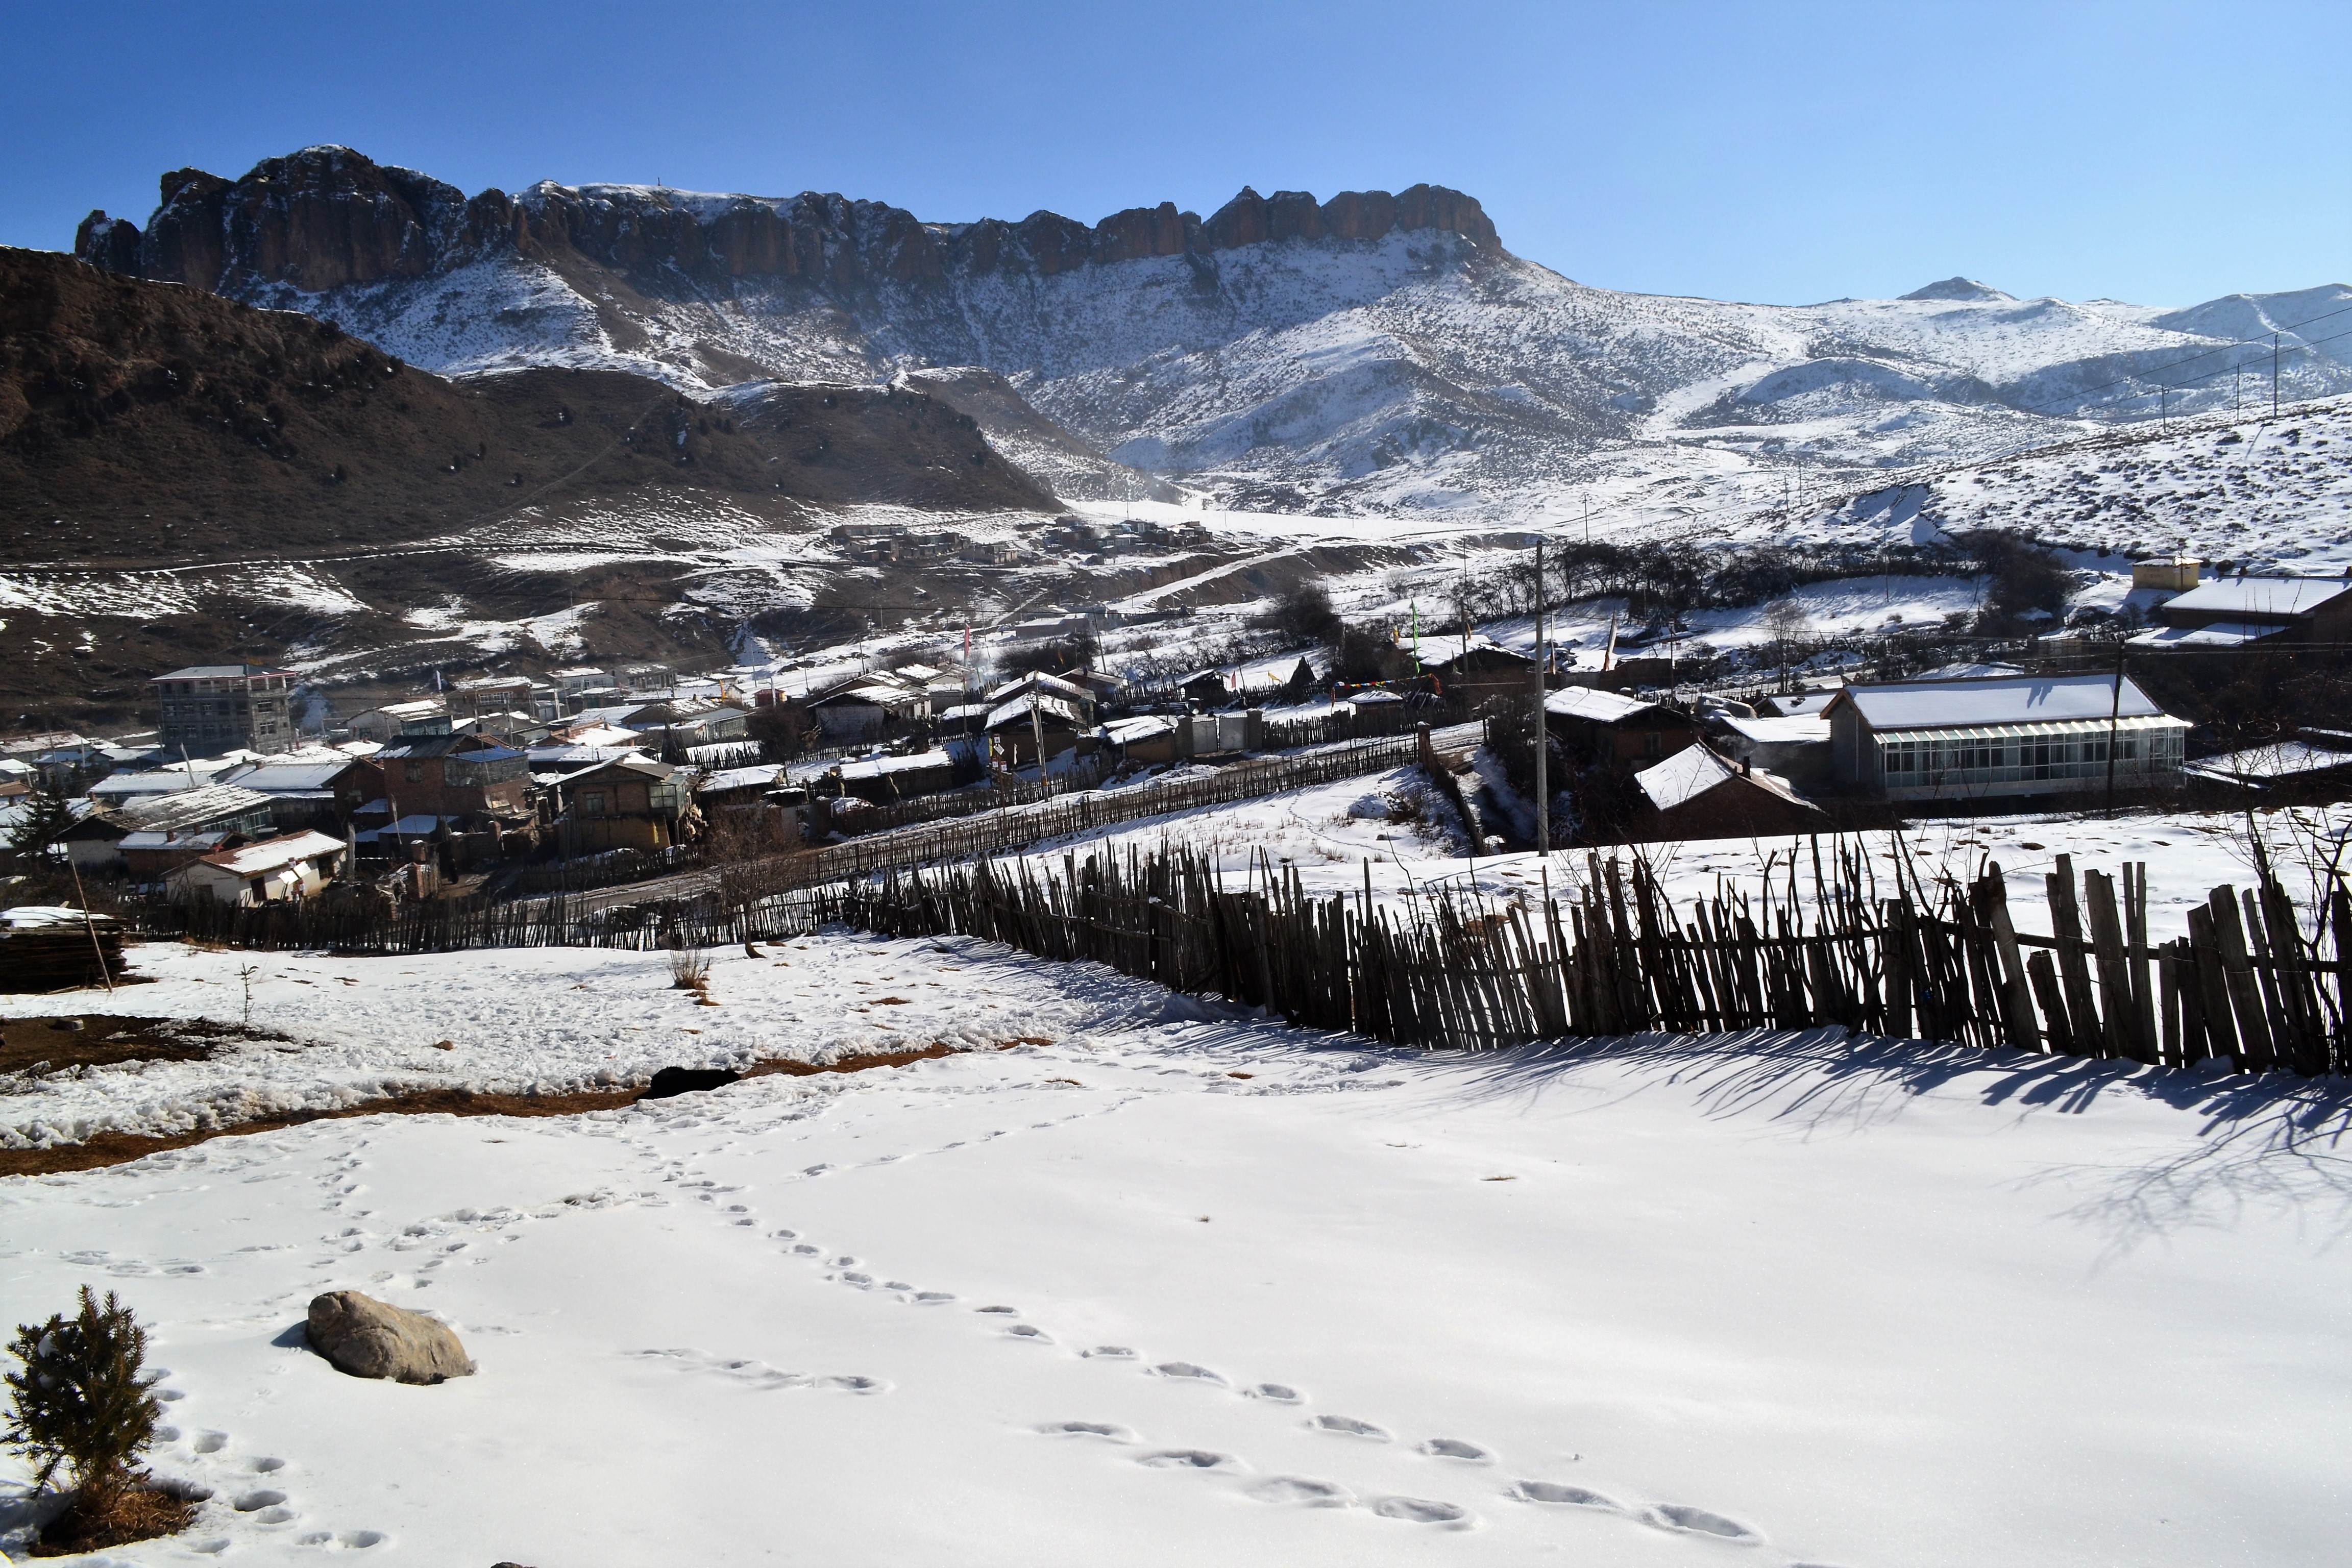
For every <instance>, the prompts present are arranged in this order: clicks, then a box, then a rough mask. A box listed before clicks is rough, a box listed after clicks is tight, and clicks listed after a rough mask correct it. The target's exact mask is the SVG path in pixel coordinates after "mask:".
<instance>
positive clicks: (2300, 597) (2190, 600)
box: [2131, 574, 2352, 649]
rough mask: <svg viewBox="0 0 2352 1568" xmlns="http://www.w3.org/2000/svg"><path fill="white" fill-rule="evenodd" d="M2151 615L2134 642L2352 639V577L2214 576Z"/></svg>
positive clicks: (2209, 644) (2179, 644) (2200, 644)
mask: <svg viewBox="0 0 2352 1568" xmlns="http://www.w3.org/2000/svg"><path fill="white" fill-rule="evenodd" d="M2154 618H2155V620H2156V622H2157V625H2156V626H2154V627H2153V628H2152V629H2150V630H2148V631H2145V632H2142V633H2140V634H2139V635H2138V636H2137V637H2134V638H2132V639H2131V640H2132V645H2133V646H2134V647H2155V648H2183V649H2194V648H2208V649H2210V648H2231V647H2245V646H2246V645H2247V644H2249V643H2258V642H2263V641H2269V640H2275V641H2278V642H2285V643H2311V642H2330V643H2334V642H2345V641H2352V577H2279V576H2272V577H2255V576H2246V575H2243V574H2241V575H2239V576H2235V577H2217V578H2215V579H2214V580H2213V581H2212V582H2210V583H2200V584H2198V585H2197V586H2196V587H2193V588H2191V589H2189V591H2188V592H2187V593H2185V594H2180V595H2176V596H2174V597H2172V598H2170V599H2167V600H2166V601H2165V602H2164V603H2163V604H2161V605H2158V606H2157V607H2156V613H2155V616H2154Z"/></svg>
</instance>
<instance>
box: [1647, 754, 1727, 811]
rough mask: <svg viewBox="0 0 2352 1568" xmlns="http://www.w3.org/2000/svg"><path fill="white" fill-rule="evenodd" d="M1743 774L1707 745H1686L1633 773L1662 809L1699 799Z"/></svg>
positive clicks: (1655, 804) (1651, 798)
mask: <svg viewBox="0 0 2352 1568" xmlns="http://www.w3.org/2000/svg"><path fill="white" fill-rule="evenodd" d="M1738 776H1739V770H1738V769H1737V768H1735V767H1733V766H1732V765H1731V764H1730V763H1727V762H1725V761H1724V760H1723V759H1722V758H1721V757H1718V756H1717V755H1716V754H1715V753H1714V752H1710V751H1708V750H1707V749H1706V747H1705V746H1685V747H1684V748H1683V749H1682V750H1681V751H1679V752H1675V754H1674V755H1673V756H1670V757H1668V758H1666V759H1665V760H1664V761H1663V762H1656V763H1651V764H1650V765H1649V766H1648V767H1646V768H1643V770H1642V771H1641V772H1640V773H1635V774H1634V775H1633V782H1634V783H1635V784H1640V785H1641V786H1642V793H1643V795H1648V796H1649V797H1650V804H1651V805H1654V806H1656V807H1657V808H1658V809H1659V810H1660V811H1671V810H1673V809H1674V808H1675V806H1678V805H1682V804H1683V803H1684V802H1685V801H1689V800H1696V799H1697V798H1698V797H1699V796H1700V795H1705V794H1706V792H1707V791H1709V790H1711V789H1713V788H1714V787H1715V786H1716V785H1717V784H1722V783H1724V782H1725V781H1726V780H1727V779H1735V778H1738Z"/></svg>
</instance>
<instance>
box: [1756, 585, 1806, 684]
mask: <svg viewBox="0 0 2352 1568" xmlns="http://www.w3.org/2000/svg"><path fill="white" fill-rule="evenodd" d="M1764 629H1765V630H1766V631H1768V632H1769V633H1771V634H1772V645H1773V649H1774V651H1775V653H1777V654H1778V656H1779V658H1780V689H1781V690H1783V691H1786V690H1787V689H1789V654H1790V649H1791V648H1793V647H1795V646H1796V645H1797V644H1798V643H1800V642H1802V641H1803V640H1804V639H1805V638H1806V637H1810V636H1811V635H1812V630H1813V619H1812V617H1811V616H1808V615H1807V614H1805V606H1804V605H1801V604H1799V603H1797V601H1796V600H1794V599H1775V600H1773V601H1772V602H1771V603H1770V604H1769V605H1765V606H1764Z"/></svg>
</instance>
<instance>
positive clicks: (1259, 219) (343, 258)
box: [74, 147, 1501, 294]
mask: <svg viewBox="0 0 2352 1568" xmlns="http://www.w3.org/2000/svg"><path fill="white" fill-rule="evenodd" d="M1400 230H1402V231H1408V232H1410V231H1415V230H1439V231H1444V232H1448V233H1452V234H1456V235H1459V236H1461V237H1463V238H1465V239H1467V240H1469V241H1470V242H1471V243H1472V244H1474V245H1476V246H1479V247H1485V248H1487V249H1494V250H1499V249H1500V248H1501V242H1500V240H1499V239H1498V238H1497V237H1496V233H1495V226H1494V224H1493V223H1492V222H1491V221H1489V220H1488V218H1487V216H1486V213H1485V212H1484V211H1483V210H1482V209H1481V208H1480V207H1479V205H1478V204H1477V202H1476V201H1475V199H1474V198H1472V197H1469V196H1465V195H1462V194H1461V193H1460V192H1458V191H1450V190H1446V189H1444V187H1443V186H1438V185H1414V186H1412V188H1411V189H1409V190H1406V191H1402V192H1400V193H1398V194H1396V195H1391V194H1389V193H1388V192H1386V191H1348V192H1343V193H1342V194H1340V195H1337V196H1334V197H1332V198H1331V199H1330V200H1329V201H1328V202H1321V203H1318V202H1317V201H1316V199H1315V198H1314V197H1313V196H1312V195H1308V194H1307V193H1306V192H1304V191H1277V192H1276V193H1275V194H1274V195H1272V196H1261V195H1258V194H1257V193H1256V192H1255V191H1254V190H1249V189H1247V188H1244V190H1243V191H1242V192H1241V194H1240V195H1236V196H1234V199H1233V200H1232V201H1230V202H1227V203H1226V204H1225V205H1223V207H1220V208H1219V209H1218V210H1217V211H1216V213H1215V214H1214V215H1213V216H1210V217H1209V218H1208V219H1207V220H1206V221H1203V220H1202V218H1201V217H1200V216H1198V215H1197V214H1193V213H1186V212H1179V211H1177V210H1176V206H1175V204H1174V203H1172V202H1162V203H1160V205H1158V206H1156V207H1130V208H1129V209H1128V210H1127V211H1125V212H1118V213H1113V214H1112V215H1111V216H1108V217H1107V218H1105V219H1103V220H1102V222H1100V223H1099V224H1096V225H1093V226H1087V225H1086V224H1083V223H1079V222H1077V221H1076V220H1075V219H1071V218H1066V217H1063V216H1060V215H1059V214H1056V213H1049V212H1037V213H1032V214H1031V215H1030V216H1027V217H1025V218H1024V219H1022V220H1021V221H1020V222H1018V223H1007V222H1003V221H1002V220H1000V219H996V218H984V219H982V220H981V221H980V222H978V223H971V224H927V223H924V222H922V221H920V220H919V219H918V218H917V217H916V216H914V215H913V214H911V213H908V212H907V211H905V210H904V209H902V208H899V207H893V206H888V205H884V204H882V203H879V202H864V201H850V200H846V199H845V198H844V197H841V196H838V195H816V194H814V193H813V192H808V193H803V194H802V195H797V196H789V197H767V196H706V195H686V194H682V193H678V192H673V191H667V190H662V189H656V188H648V187H646V186H643V185H582V186H568V185H558V184H552V183H551V182H542V183H541V184H537V185H534V186H532V187H530V189H529V190H527V191H524V192H522V193H521V194H520V195H508V194H507V193H505V192H503V191H499V190H487V191H484V192H482V193H481V194H480V195H476V196H473V197H471V198H468V197H467V195H466V194H465V193H464V192H462V191H460V190H458V189H457V187H456V186H454V185H449V184H443V183H442V182H441V181H438V180H436V179H433V178H432V177H430V176H429V175H425V174H418V173H416V172H415V171H414V170H411V169H401V168H394V167H388V166H385V165H383V164H378V163H373V162H372V161H371V160H369V159H367V158H365V157H363V156H362V155H361V154H360V153H354V152H352V150H351V149H349V148H347V147H310V148H306V149H304V150H303V151H301V152H299V153H294V154H293V155H291V156H290V157H285V158H271V159H268V160H266V161H264V162H263V163H257V164H256V165H255V166H254V167H253V168H252V169H251V170H249V171H248V172H247V174H245V175H244V176H243V177H242V178H240V179H236V180H226V179H223V178H221V177H220V176H219V175H217V174H206V173H205V172H204V171H202V170H199V169H179V170H174V171H173V173H171V174H166V175H164V176H163V184H162V191H161V200H160V203H159V205H157V207H156V209H155V212H154V214H153V216H151V217H150V218H149V219H148V223H147V227H146V229H145V231H144V232H143V233H142V231H141V230H140V229H139V228H138V226H136V225H134V224H132V223H131V222H130V221H129V220H128V219H124V218H114V217H110V216H107V215H106V214H105V213H103V212H93V213H91V214H90V215H89V217H87V218H85V219H84V220H83V221H82V224H81V227H80V229H79V231H78V232H77V233H76V235H75V237H74V254H75V255H76V256H78V257H79V258H81V259H82V260H84V261H87V262H89V263H91V264H92V265H94V266H98V267H103V268H107V269H108V270H110V271H114V272H127V273H131V274H134V275H137V276H140V277H144V278H149V279H155V280H158V281H163V282H173V283H184V284H187V285H190V286H192V287H194V288H198V289H208V290H211V291H213V292H215V293H228V294H241V293H245V292H247V291H250V290H252V289H257V288H261V287H266V286H269V285H284V286H288V287H291V288H293V289H299V290H300V291H302V292H304V293H323V292H327V291H329V290H332V289H341V288H344V287H347V286H349V285H352V284H363V283H373V282H377V281H380V280H383V279H419V278H425V277H429V276H431V275H433V274H436V273H441V272H447V271H451V270H454V269H455V268H459V267H463V266H466V265H468V264H470V263H472V262H475V261H478V260H481V259H483V258H485V257H488V256H493V255H497V254H500V253H509V252H511V253H517V254H520V255H521V256H523V257H526V258H532V259H536V260H544V261H553V260H560V259H562V253H564V252H571V253H574V254H576V255H577V256H579V257H581V258H586V259H588V260H590V261H593V262H594V263H597V264H599V265H602V266H605V267H610V268H617V269H619V270H622V271H625V272H628V273H632V274H640V275H642V274H647V273H652V272H657V271H661V270H664V269H672V268H674V269H675V270H676V271H677V272H679V273H682V274H684V275H685V276H686V277H687V278H688V279H693V280H695V281H696V282H698V283H702V284H719V283H724V282H727V281H730V280H736V279H782V280H794V281H800V282H804V283H809V284H814V285H817V286H819V287H821V288H829V289H860V288H864V287H869V286H871V285H874V284H877V283H879V282H882V281H884V280H887V281H889V282H893V283H900V284H905V283H913V282H918V281H920V280H923V279H947V278H950V277H960V278H964V279H971V278H979V277H986V276H992V275H1015V276H1017V275H1021V274H1033V275H1041V276H1045V277H1053V276H1055V275H1057V274H1060V273H1065V272H1069V271H1072V270H1075V269H1076V268H1082V267H1086V266H1089V265H1107V264H1111V263H1117V262H1121V261H1132V260H1140V259H1144V258H1151V257H1162V256H1179V255H1185V254H1196V255H1205V254H1207V253H1209V252H1213V251H1218V250H1232V249H1237V248H1239V247H1244V246H1249V245H1256V244H1259V243H1261V242H1263V241H1265V240H1269V239H1288V238H1298V239H1324V238H1334V239H1345V240H1377V239H1380V238H1382V237H1385V236H1387V235H1389V234H1391V233H1394V232H1397V231H1400Z"/></svg>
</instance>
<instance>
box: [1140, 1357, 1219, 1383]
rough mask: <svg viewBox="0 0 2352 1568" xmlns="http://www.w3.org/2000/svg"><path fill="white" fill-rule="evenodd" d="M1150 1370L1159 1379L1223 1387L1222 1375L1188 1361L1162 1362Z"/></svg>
mask: <svg viewBox="0 0 2352 1568" xmlns="http://www.w3.org/2000/svg"><path fill="white" fill-rule="evenodd" d="M1151 1370H1152V1371H1153V1372H1154V1373H1157V1374H1158V1375H1159V1376H1161V1377H1172V1378H1176V1379H1178V1380H1180V1381H1183V1382H1190V1383H1213V1384H1216V1385H1217V1386H1218V1387H1220V1388H1223V1387H1224V1386H1225V1380H1224V1376H1223V1373H1214V1372H1211V1371H1210V1370H1209V1369H1208V1368H1207V1367H1205V1366H1201V1365H1198V1364H1196V1363H1192V1362H1189V1361H1163V1362H1161V1363H1160V1364H1159V1365H1158V1366H1155V1367H1153V1368H1152V1369H1151Z"/></svg>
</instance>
